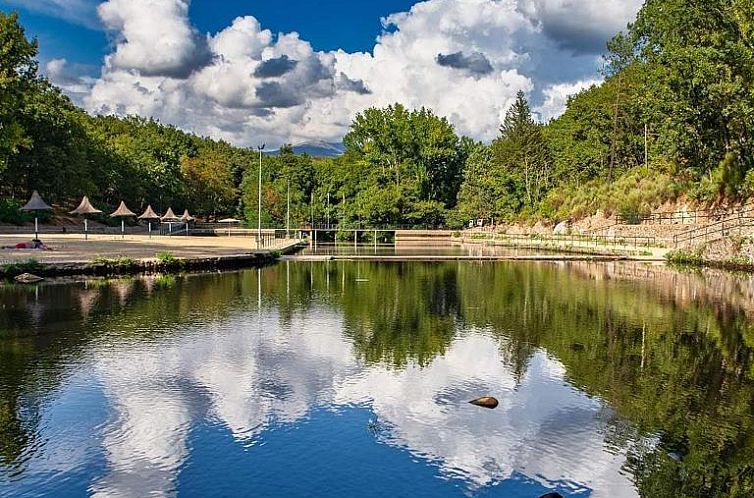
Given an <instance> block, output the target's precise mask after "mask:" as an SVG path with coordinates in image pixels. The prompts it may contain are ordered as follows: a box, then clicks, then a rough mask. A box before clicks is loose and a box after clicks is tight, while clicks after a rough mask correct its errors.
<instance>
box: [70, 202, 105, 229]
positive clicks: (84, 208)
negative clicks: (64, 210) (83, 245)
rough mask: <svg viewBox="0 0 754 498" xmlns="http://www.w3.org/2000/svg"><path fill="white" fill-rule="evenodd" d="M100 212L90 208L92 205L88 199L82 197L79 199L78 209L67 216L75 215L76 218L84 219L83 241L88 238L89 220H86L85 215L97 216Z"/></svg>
mask: <svg viewBox="0 0 754 498" xmlns="http://www.w3.org/2000/svg"><path fill="white" fill-rule="evenodd" d="M101 212H102V211H100V210H99V209H97V208H95V207H94V206H92V203H91V202H89V198H88V197H87V196H84V198H83V199H81V204H79V207H77V208H76V209H74V210H73V211H71V212H70V213H69V214H75V215H78V216H83V217H84V239H88V238H89V220H87V218H86V217H87V215H90V214H99V213H101Z"/></svg>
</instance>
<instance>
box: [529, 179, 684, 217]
mask: <svg viewBox="0 0 754 498" xmlns="http://www.w3.org/2000/svg"><path fill="white" fill-rule="evenodd" d="M679 193H680V192H679V187H678V185H677V184H676V183H675V182H674V181H673V179H672V177H671V176H670V175H669V174H667V173H662V172H658V171H654V170H650V171H646V170H645V169H644V168H634V169H633V170H630V171H628V172H627V173H625V174H624V175H623V176H621V177H619V178H617V179H616V180H615V181H614V182H612V183H605V181H604V180H603V179H595V180H592V181H590V182H587V183H584V184H581V185H565V186H561V187H558V188H555V189H553V190H552V191H550V192H549V193H548V194H547V196H546V197H545V199H544V200H543V201H542V203H541V205H540V206H539V209H538V211H537V213H538V215H539V216H540V217H546V218H547V219H569V218H583V217H586V216H590V215H593V214H594V213H595V212H597V211H598V210H601V211H603V212H604V213H605V214H606V215H611V214H614V213H621V214H625V215H627V216H628V217H629V218H632V219H636V218H637V217H638V218H640V217H641V214H643V213H650V212H652V211H653V210H655V209H657V208H658V207H660V206H661V205H662V204H664V203H665V202H667V201H672V200H675V199H676V198H677V197H678V195H679Z"/></svg>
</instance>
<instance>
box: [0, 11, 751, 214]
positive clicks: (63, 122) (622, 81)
mask: <svg viewBox="0 0 754 498" xmlns="http://www.w3.org/2000/svg"><path fill="white" fill-rule="evenodd" d="M752 26H754V13H752V9H751V6H750V5H749V2H747V1H745V0H713V1H710V2H701V1H699V0H648V1H647V2H645V4H644V6H643V7H642V9H641V11H640V12H639V15H638V18H637V20H636V22H635V23H634V24H632V25H630V26H629V27H628V31H627V32H626V33H620V34H618V35H617V36H615V37H614V38H613V39H612V40H611V41H610V42H609V43H608V45H607V53H606V54H605V57H604V67H603V75H604V77H605V81H604V82H603V83H602V84H600V85H595V86H593V87H591V88H588V89H585V90H584V91H582V92H580V93H579V94H577V95H574V96H572V97H571V98H569V101H568V105H567V108H566V110H565V113H564V114H563V115H561V116H560V117H558V118H557V119H554V120H552V121H551V122H549V123H546V124H541V123H537V122H536V121H535V120H534V119H533V117H532V111H531V106H530V104H529V102H528V101H527V99H526V96H525V94H524V93H523V92H519V94H518V95H517V98H516V100H515V102H514V103H513V105H512V106H511V108H510V109H509V110H508V112H507V113H506V115H505V119H504V121H503V123H502V124H501V127H500V135H499V137H498V138H497V139H496V140H494V142H493V143H492V144H491V145H482V144H477V143H474V142H473V141H472V140H470V139H468V138H465V137H459V136H458V135H457V134H456V133H455V130H454V129H453V127H452V125H451V124H450V123H449V121H448V120H447V119H446V118H443V117H439V116H436V115H434V114H433V112H432V111H431V110H428V109H424V108H422V109H415V110H412V109H408V108H406V107H404V106H402V105H400V104H395V105H391V106H388V107H386V108H383V109H377V108H371V109H367V110H365V111H364V112H362V113H360V114H358V115H357V116H356V118H355V119H354V122H353V123H352V126H351V129H350V131H349V133H348V134H347V135H346V136H345V138H344V145H345V148H346V152H345V154H344V155H343V156H342V157H339V158H335V159H314V158H311V157H309V156H306V155H300V156H299V155H296V154H294V153H293V150H292V148H291V147H290V146H285V147H283V148H282V149H281V150H280V152H279V154H278V155H277V156H272V155H265V156H264V157H263V165H262V190H263V191H262V204H263V208H262V216H263V219H262V220H261V222H262V224H263V225H264V226H275V227H282V226H285V225H286V224H287V222H288V221H289V220H290V223H291V225H292V226H294V227H295V226H298V225H301V224H306V223H309V222H314V223H316V224H324V223H328V222H329V223H330V224H331V225H335V224H337V225H341V226H343V227H344V228H352V227H356V226H360V227H383V226H391V227H395V226H406V227H434V226H449V227H452V228H460V227H462V226H464V225H465V224H466V223H467V222H468V220H470V219H476V218H484V219H491V218H494V219H497V220H516V219H531V218H539V219H541V218H545V219H565V218H575V217H578V216H582V215H585V214H592V213H594V212H595V211H596V210H598V209H602V210H603V211H606V212H609V213H610V212H620V213H622V214H624V215H628V216H629V217H630V216H633V217H635V216H638V215H641V214H643V213H645V212H647V211H648V210H651V209H653V208H655V207H657V206H658V205H659V204H660V203H661V202H662V201H664V200H668V199H673V198H674V197H676V196H677V195H678V194H679V193H686V194H688V195H690V196H691V197H692V198H695V199H698V200H702V201H710V202H712V201H720V200H725V199H731V200H742V199H745V198H747V197H748V196H751V195H754V137H752V130H754V104H752V102H754V71H751V67H752V65H753V64H754V41H753V40H754V35H753V33H754V29H753V28H752ZM36 55H37V44H36V41H30V40H28V39H27V38H26V37H25V34H24V30H23V28H22V27H21V26H20V25H19V23H18V19H17V16H16V15H15V14H2V13H0V123H2V126H1V127H0V197H2V198H7V199H10V201H3V204H2V205H0V221H1V220H5V221H8V222H12V223H19V222H21V221H22V220H23V219H24V218H23V217H22V216H21V215H17V214H14V213H11V212H10V210H11V206H13V205H15V204H18V202H19V201H20V200H25V199H26V198H27V197H28V195H29V194H30V193H31V191H32V190H33V189H37V190H39V191H40V192H41V193H42V194H43V196H44V197H45V198H46V199H47V200H48V201H50V202H57V203H60V204H64V205H69V204H72V203H73V202H75V199H78V198H80V196H81V195H83V194H87V195H89V196H90V198H91V199H92V200H93V202H94V203H95V204H98V205H100V206H116V205H117V204H118V203H119V202H120V200H125V201H126V203H127V204H129V205H130V206H131V207H132V208H133V209H138V208H141V207H144V206H145V205H146V204H152V205H153V207H154V208H155V209H157V210H158V211H164V210H165V209H166V208H167V207H168V206H172V207H173V208H174V209H176V210H178V211H180V210H182V208H184V207H186V208H189V209H190V210H191V211H192V212H193V213H194V214H198V215H200V216H205V217H207V218H210V219H217V218H218V217H220V216H224V215H232V216H243V217H244V218H245V221H246V222H247V223H248V224H249V225H250V226H256V225H257V222H258V221H259V220H257V216H258V214H257V199H258V192H257V188H258V177H257V175H258V168H259V164H258V163H259V161H258V155H257V153H256V151H252V150H245V149H240V148H236V147H233V146H231V145H229V144H227V143H225V142H221V141H219V142H218V141H213V140H210V139H207V138H201V137H197V136H194V135H190V134H187V133H184V132H182V131H180V130H178V129H176V128H175V127H172V126H164V125H161V124H160V123H158V122H156V121H154V120H146V119H142V118H138V117H127V118H117V117H113V116H98V117H92V116H89V115H87V114H86V113H85V112H83V111H82V110H81V109H78V108H77V107H76V106H74V105H73V104H72V103H71V102H70V100H69V99H68V98H67V97H66V96H64V95H63V94H62V93H61V92H60V90H59V89H57V88H55V87H53V86H52V85H51V84H50V83H49V82H48V81H46V80H45V79H44V78H41V77H39V76H38V75H37V61H36V60H35V58H36ZM646 163H648V165H649V166H651V170H652V172H651V173H646V172H644V173H642V172H641V170H642V169H643V168H644V166H645V164H646ZM104 221H105V222H107V223H109V222H110V221H109V220H104Z"/></svg>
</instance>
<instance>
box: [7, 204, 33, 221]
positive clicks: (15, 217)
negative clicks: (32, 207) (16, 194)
mask: <svg viewBox="0 0 754 498" xmlns="http://www.w3.org/2000/svg"><path fill="white" fill-rule="evenodd" d="M23 205H24V203H23V202H21V201H19V200H17V199H0V223H12V224H14V225H23V224H24V223H29V222H32V221H34V216H33V215H32V214H31V213H26V212H24V211H21V207H22V206H23Z"/></svg>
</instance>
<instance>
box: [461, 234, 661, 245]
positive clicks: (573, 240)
mask: <svg viewBox="0 0 754 498" xmlns="http://www.w3.org/2000/svg"><path fill="white" fill-rule="evenodd" d="M467 238H468V239H469V240H489V241H491V242H516V243H521V242H524V243H531V244H537V245H544V244H548V243H557V244H561V245H571V246H582V247H583V246H588V247H605V246H611V245H612V246H621V247H634V248H639V247H658V244H657V242H658V241H657V237H645V236H621V235H616V236H602V235H583V234H572V235H555V234H543V235H540V234H490V235H489V236H486V237H485V236H484V235H483V234H478V235H477V236H476V237H474V236H471V237H467Z"/></svg>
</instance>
